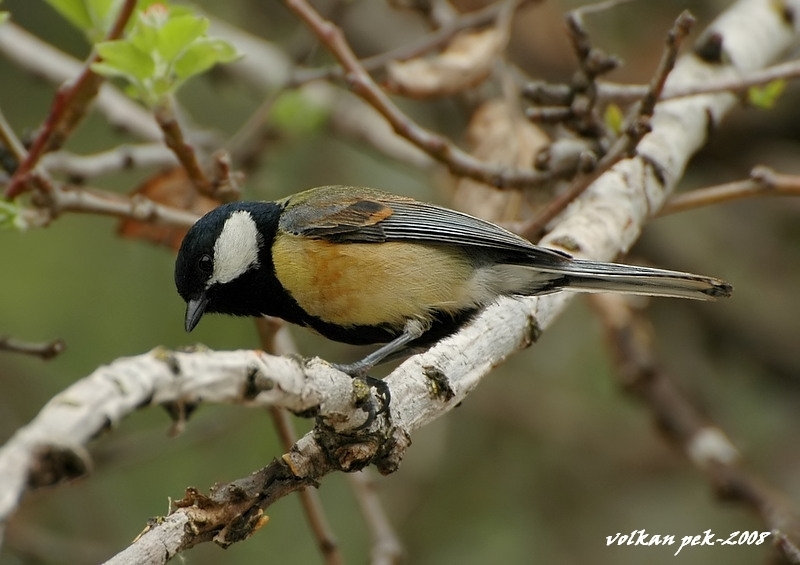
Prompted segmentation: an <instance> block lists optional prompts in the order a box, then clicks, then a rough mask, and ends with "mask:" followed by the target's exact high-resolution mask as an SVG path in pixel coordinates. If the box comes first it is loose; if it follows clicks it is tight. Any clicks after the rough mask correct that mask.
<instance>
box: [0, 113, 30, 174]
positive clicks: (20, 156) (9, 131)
mask: <svg viewBox="0 0 800 565" xmlns="http://www.w3.org/2000/svg"><path fill="white" fill-rule="evenodd" d="M0 143H2V144H3V145H4V146H5V147H6V148H7V149H8V150H9V151H11V154H12V155H13V156H14V159H16V160H17V162H18V163H19V162H21V161H23V160H24V159H25V157H27V156H28V150H27V149H25V146H24V145H22V142H21V141H20V140H19V137H17V134H16V133H15V132H14V128H12V127H11V124H9V123H8V120H6V116H5V114H4V113H3V110H2V109H0Z"/></svg>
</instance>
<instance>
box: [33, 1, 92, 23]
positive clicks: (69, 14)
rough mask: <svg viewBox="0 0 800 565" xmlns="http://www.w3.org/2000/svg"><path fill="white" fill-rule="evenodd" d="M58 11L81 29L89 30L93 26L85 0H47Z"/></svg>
mask: <svg viewBox="0 0 800 565" xmlns="http://www.w3.org/2000/svg"><path fill="white" fill-rule="evenodd" d="M45 1H46V2H47V3H48V4H50V6H52V7H53V8H54V9H55V11H56V12H58V13H59V14H61V15H62V16H63V17H64V18H65V19H66V20H67V21H68V22H70V23H71V24H72V25H74V26H75V27H77V28H78V29H80V30H81V31H88V30H90V29H91V28H92V24H93V23H94V22H92V17H91V15H90V14H89V10H88V9H87V7H86V4H85V2H84V1H83V0H45Z"/></svg>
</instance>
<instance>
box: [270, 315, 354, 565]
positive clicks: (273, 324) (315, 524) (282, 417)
mask: <svg viewBox="0 0 800 565" xmlns="http://www.w3.org/2000/svg"><path fill="white" fill-rule="evenodd" d="M255 322H256V329H257V330H258V335H259V339H260V341H261V347H262V348H263V349H264V351H266V352H267V353H271V354H273V355H286V354H289V353H296V350H295V349H294V347H293V344H289V347H287V346H286V343H287V342H286V340H282V339H281V338H280V334H281V333H285V331H286V329H285V328H286V324H285V323H284V322H283V320H280V319H278V318H273V317H271V316H270V317H259V318H256V320H255ZM287 349H291V351H287ZM268 410H269V414H270V416H271V417H272V422H273V423H274V424H275V429H277V430H278V435H279V437H280V439H281V445H282V446H283V449H284V450H285V451H289V450H290V449H291V448H292V446H293V445H294V444H295V443H296V442H297V439H298V436H297V431H296V430H295V427H294V422H293V421H292V419H291V417H290V416H289V413H288V412H287V411H286V410H285V409H284V408H280V407H278V406H270V407H269V409H268ZM297 494H298V496H299V497H300V503H301V505H302V506H303V511H304V512H305V515H306V520H308V524H309V526H310V527H311V532H312V533H313V534H314V538H315V539H316V540H317V547H319V550H320V552H321V553H322V556H323V558H324V559H325V563H327V564H328V565H339V564H341V563H344V558H343V557H342V553H341V551H340V549H339V543H338V542H337V541H336V536H335V535H334V533H333V528H331V524H330V520H328V518H327V516H326V515H325V508H324V507H323V505H322V499H320V497H319V493H318V492H317V491H316V490H314V489H311V488H308V487H306V488H303V489H301V490H299V491H297Z"/></svg>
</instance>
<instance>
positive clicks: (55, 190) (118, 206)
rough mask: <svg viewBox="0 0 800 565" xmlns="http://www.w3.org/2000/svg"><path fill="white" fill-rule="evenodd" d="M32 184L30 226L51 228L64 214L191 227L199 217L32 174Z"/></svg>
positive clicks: (185, 211)
mask: <svg viewBox="0 0 800 565" xmlns="http://www.w3.org/2000/svg"><path fill="white" fill-rule="evenodd" d="M28 182H30V183H31V185H32V186H35V187H36V193H35V195H34V198H33V203H34V205H35V206H36V208H35V209H34V210H32V211H30V212H29V214H28V216H29V217H27V218H26V220H27V221H28V223H29V224H30V225H34V226H37V225H47V224H48V223H49V222H50V221H52V220H53V219H54V218H56V217H58V216H59V215H60V214H62V213H63V212H77V213H85V214H99V215H103V216H114V217H117V218H126V219H131V220H137V221H140V222H152V223H156V224H163V225H168V226H175V227H182V228H189V227H191V226H192V224H194V222H196V221H197V218H198V215H197V214H195V213H193V212H189V211H187V210H180V209H178V208H172V207H170V206H164V205H163V204H159V203H157V202H155V201H153V200H150V199H148V198H145V197H144V196H141V195H135V196H133V197H131V198H128V197H125V196H121V195H119V194H116V193H112V192H107V191H104V190H98V189H92V188H82V187H76V186H70V185H64V186H62V185H60V184H58V183H53V182H51V181H49V180H48V179H46V178H45V177H43V176H40V175H37V174H36V173H31V175H29V180H28Z"/></svg>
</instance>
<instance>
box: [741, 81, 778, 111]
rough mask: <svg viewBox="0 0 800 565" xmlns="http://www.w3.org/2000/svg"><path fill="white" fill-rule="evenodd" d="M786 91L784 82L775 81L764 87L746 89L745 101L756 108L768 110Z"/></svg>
mask: <svg viewBox="0 0 800 565" xmlns="http://www.w3.org/2000/svg"><path fill="white" fill-rule="evenodd" d="M784 90H786V80H785V79H777V80H773V81H772V82H768V83H767V84H765V85H764V86H751V87H750V88H748V89H747V100H748V101H749V102H750V104H752V105H753V106H755V107H756V108H761V109H763V110H769V109H770V108H772V107H773V106H774V105H775V103H776V102H777V101H778V98H780V96H781V94H783V91H784Z"/></svg>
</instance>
